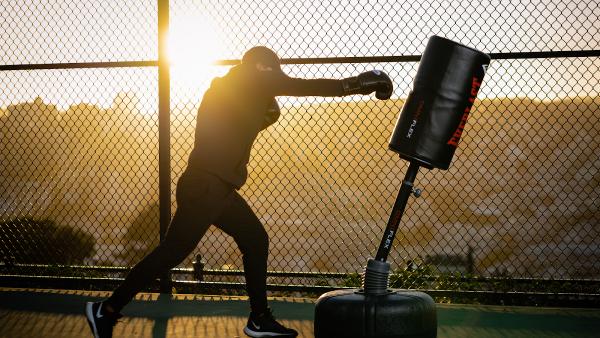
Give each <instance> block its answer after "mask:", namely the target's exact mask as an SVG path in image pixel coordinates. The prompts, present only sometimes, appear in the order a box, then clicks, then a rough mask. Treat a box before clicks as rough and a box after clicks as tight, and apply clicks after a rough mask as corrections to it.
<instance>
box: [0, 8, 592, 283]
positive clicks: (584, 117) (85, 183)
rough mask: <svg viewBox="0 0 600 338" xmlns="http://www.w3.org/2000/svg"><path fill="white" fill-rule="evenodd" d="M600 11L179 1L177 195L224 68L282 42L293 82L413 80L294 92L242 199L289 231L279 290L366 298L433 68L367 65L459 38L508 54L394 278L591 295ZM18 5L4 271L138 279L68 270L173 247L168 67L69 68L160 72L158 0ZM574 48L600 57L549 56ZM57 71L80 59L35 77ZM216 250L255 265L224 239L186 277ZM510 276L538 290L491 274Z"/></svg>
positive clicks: (208, 247) (212, 241) (6, 17)
mask: <svg viewBox="0 0 600 338" xmlns="http://www.w3.org/2000/svg"><path fill="white" fill-rule="evenodd" d="M599 7H600V5H599V4H598V3H597V2H596V1H517V0H511V1H507V2H504V3H502V4H500V3H497V2H477V3H465V2H458V1H450V2H447V1H419V2H398V1H378V2H367V1H356V2H351V3H348V2H281V1H268V0H267V1H260V2H259V1H202V2H197V1H183V0H182V1H177V0H172V1H170V8H169V12H170V13H169V14H170V18H169V19H170V36H169V50H168V52H169V58H170V61H171V67H170V107H171V112H170V116H171V117H170V118H171V125H170V131H171V138H170V144H171V149H170V166H171V173H170V176H171V181H172V182H171V191H172V194H173V195H174V191H175V186H176V182H177V179H178V178H179V176H180V175H181V173H182V172H183V170H184V169H185V167H186V164H187V157H188V155H189V152H190V150H191V148H192V147H193V141H194V139H193V135H194V127H195V121H196V116H195V114H196V110H197V108H198V105H199V103H200V100H201V99H202V94H203V92H204V91H205V90H206V89H207V88H208V85H209V83H210V81H211V79H212V78H213V77H215V76H221V75H223V74H225V72H226V71H227V69H228V68H229V66H223V65H221V66H219V65H214V64H211V62H212V61H214V60H231V61H227V62H224V63H226V64H232V63H235V60H237V59H239V58H240V56H241V55H242V54H243V52H244V51H245V50H247V49H248V48H249V47H251V46H254V45H266V46H269V47H271V48H273V49H274V50H276V51H277V52H278V54H279V55H280V56H281V57H282V58H283V59H284V63H285V64H284V66H283V69H284V71H285V72H286V73H288V74H289V75H291V76H294V77H302V78H322V77H323V78H344V77H349V76H355V75H357V74H358V73H360V72H363V71H365V70H370V69H381V70H383V71H385V72H386V73H388V74H389V75H390V77H391V78H392V80H393V81H394V84H395V89H394V93H393V96H392V99H391V100H387V101H376V100H375V99H374V98H369V97H363V96H352V97H346V98H334V99H331V98H328V99H323V98H317V97H306V98H292V97H280V98H278V102H279V105H280V106H281V107H282V115H281V118H280V119H279V121H278V122H277V123H276V124H275V125H273V126H272V127H271V128H269V129H267V130H266V131H264V132H262V133H261V134H260V135H259V138H258V139H257V141H256V142H255V145H254V149H253V153H252V158H251V161H250V163H249V169H250V176H249V179H248V182H247V184H246V185H245V186H244V187H243V188H242V190H241V194H242V195H243V196H244V197H245V198H246V199H247V201H248V202H249V204H250V205H251V206H252V207H253V209H254V210H255V211H256V213H257V215H258V216H259V217H260V219H261V221H262V222H263V223H264V225H265V227H266V229H267V231H268V233H269V235H270V238H271V246H270V258H269V270H270V271H279V272H284V274H277V273H272V274H271V275H270V277H269V278H270V279H269V281H270V282H271V283H277V284H283V285H305V286H311V285H327V286H332V287H339V286H354V285H357V284H356V283H357V281H358V278H357V275H356V274H358V273H360V272H361V271H362V269H363V266H364V265H365V263H366V259H367V258H369V257H370V256H372V255H374V254H375V250H376V248H377V245H378V244H379V241H380V239H381V237H380V236H381V235H382V233H383V228H384V227H385V224H386V221H387V217H388V215H389V212H390V210H391V207H392V204H393V201H394V198H395V196H396V193H397V190H398V188H399V187H400V182H401V180H402V177H403V175H404V172H405V171H406V168H407V166H408V164H407V163H406V162H405V161H403V160H400V159H399V158H398V157H397V156H396V155H395V154H394V153H392V152H390V151H389V150H387V141H388V139H389V137H390V135H391V132H392V129H393V127H394V123H395V121H396V118H397V116H398V114H399V112H400V110H401V108H402V105H403V100H404V98H406V96H407V95H408V93H409V91H410V88H411V85H412V78H413V76H414V74H415V73H416V70H417V67H418V62H380V61H373V59H368V58H369V57H385V56H410V55H419V54H420V53H422V51H423V50H424V48H425V44H426V43H427V40H428V38H429V37H430V36H432V35H435V34H437V35H442V36H445V37H447V38H449V39H452V40H455V41H459V42H461V43H463V44H466V45H469V46H472V47H474V48H478V49H480V50H483V51H486V52H489V53H495V54H496V55H497V56H498V57H497V58H494V59H493V60H492V64H491V65H490V68H489V71H488V73H487V75H486V78H485V81H484V86H483V87H482V89H481V91H480V94H479V100H478V101H477V102H476V104H475V107H474V110H473V111H472V113H471V117H470V120H469V123H468V126H467V128H466V131H465V134H464V135H463V138H462V141H461V144H460V146H459V148H458V150H457V152H456V155H455V158H454V161H453V163H452V166H451V168H450V169H449V170H448V171H439V170H433V171H426V170H422V172H421V174H420V175H419V176H418V177H417V180H416V185H417V186H418V187H419V188H422V189H423V191H424V193H423V196H422V197H421V198H411V200H410V201H409V205H408V207H407V211H406V213H405V216H404V218H403V222H402V224H401V227H400V230H399V233H398V235H397V238H396V241H395V245H394V248H393V250H392V253H391V255H390V257H389V261H390V263H391V264H392V267H393V268H394V269H395V273H394V275H393V276H392V280H391V283H392V285H393V286H396V287H410V288H422V289H435V288H437V289H461V290H482V289H485V290H492V291H511V290H512V291H515V290H517V291H526V292H541V291H543V292H545V291H548V290H549V289H548V288H549V287H548V285H547V284H545V286H540V285H538V284H536V283H535V282H540V281H545V280H561V281H563V282H564V280H568V281H569V283H570V284H569V285H571V289H572V290H574V291H582V292H588V293H590V292H591V293H596V292H597V290H596V291H594V290H590V289H585V288H582V289H578V288H574V289H573V288H572V285H577V283H578V282H579V283H584V282H586V283H587V282H589V281H598V280H599V279H600V263H598V262H600V259H599V258H600V249H599V244H600V242H599V240H598V238H600V228H599V226H600V213H599V207H600V188H599V186H600V185H599V182H600V160H599V158H600V150H599V149H600V147H599V143H600V137H599V136H598V135H599V134H600V124H599V121H598V111H599V107H600V97H599V95H598V92H599V89H600V83H599V82H600V78H599V77H598V75H597V74H598V73H600V69H599V68H600V57H599V55H598V54H599V53H600V39H599V37H600V32H599V30H600V27H599V26H598V25H597V22H598V21H600V18H599V17H598V16H599V13H600V8H599ZM0 10H1V11H0V13H1V14H0V16H1V17H2V19H3V20H2V22H1V23H0V25H1V26H2V29H3V30H4V31H5V32H7V34H3V35H2V37H0V55H1V57H2V62H1V63H2V65H4V66H12V67H13V68H10V69H8V68H7V69H3V71H2V72H0V83H1V85H2V91H1V92H0V108H1V109H0V128H1V131H0V152H1V154H2V157H1V159H2V161H1V163H0V175H1V176H0V189H1V191H2V196H1V200H0V221H1V222H2V223H1V226H2V228H1V229H0V244H1V246H0V250H1V254H2V257H0V259H2V261H3V263H4V264H3V265H2V267H3V269H4V270H3V273H4V274H15V273H25V271H29V272H28V273H33V274H38V275H45V274H49V273H57V274H58V275H69V274H75V275H82V274H83V275H86V276H90V275H94V276H119V275H120V272H115V271H116V270H115V271H113V270H110V272H108V273H104V272H101V271H95V272H94V273H91V272H89V271H84V272H81V271H77V272H73V271H70V270H68V269H59V270H58V272H51V271H49V270H48V266H53V265H63V264H67V265H78V266H83V267H91V266H99V265H102V266H109V267H120V266H125V267H128V266H132V265H133V264H135V263H136V262H137V261H138V260H139V259H140V258H141V257H143V256H144V255H145V254H146V253H147V252H149V250H151V249H152V248H153V247H154V246H156V245H157V244H158V241H159V229H160V226H159V197H158V191H159V189H158V181H159V172H158V158H159V150H158V135H159V132H158V128H159V126H158V111H157V106H158V105H157V102H158V91H157V88H158V78H157V71H156V67H137V68H136V67H129V68H102V66H101V65H100V66H98V68H88V69H69V68H70V67H69V66H68V64H70V63H85V62H99V63H102V62H115V61H117V62H118V61H145V60H155V59H156V58H157V55H158V50H157V35H156V32H157V25H156V22H157V16H158V15H160V14H159V13H157V7H156V3H155V2H154V1H143V2H140V1H105V2H101V3H99V2H78V3H75V2H73V3H68V2H61V3H60V4H55V3H50V2H45V1H33V2H28V3H23V2H17V1H8V2H3V3H2V4H0ZM557 51H558V52H573V51H575V52H577V51H590V52H594V53H595V54H594V55H592V56H579V57H577V56H576V57H573V56H572V55H571V56H568V55H567V56H565V55H561V56H562V57H550V58H535V54H531V53H535V52H557ZM507 53H519V54H514V55H517V57H512V58H508V57H503V55H506V54H507ZM341 57H343V58H355V59H354V61H353V60H348V59H345V60H344V61H343V62H340V59H339V58H341ZM36 64H45V65H48V64H50V65H52V64H65V65H64V67H63V66H60V65H59V66H56V69H30V70H20V69H27V67H26V66H31V65H34V66H35V65H36ZM20 66H22V67H21V68H19V67H20ZM107 67H108V66H107ZM171 200H172V205H171V210H172V211H174V210H175V208H176V204H175V201H174V200H175V199H174V198H172V199H171ZM197 255H201V256H202V260H203V262H204V264H205V265H204V266H205V269H207V270H233V271H234V272H235V271H237V270H240V269H242V266H243V265H242V260H241V257H240V253H239V251H238V249H237V246H236V245H235V243H234V241H233V240H232V239H231V238H230V237H228V236H227V235H225V234H224V233H222V232H220V231H219V230H216V229H214V228H211V230H210V231H209V232H208V233H207V234H206V236H205V237H204V238H203V240H202V241H201V242H200V243H199V245H198V247H197V249H196V250H195V251H194V252H193V254H191V255H190V256H189V257H188V258H187V259H186V260H185V261H184V262H182V263H181V264H180V265H179V268H190V267H192V265H193V261H194V260H195V259H196V257H197ZM24 264H33V265H27V266H25V265H24ZM180 270H181V269H180ZM285 273H288V274H287V275H286V274H285ZM293 273H299V274H298V275H294V274H293ZM302 273H306V274H302ZM310 273H315V274H316V275H317V276H318V278H315V276H309V275H310ZM327 273H339V275H335V276H337V278H334V277H333V275H327ZM319 274H321V275H319ZM490 277H494V278H501V279H503V280H507V279H509V280H513V281H514V280H525V281H527V283H525V284H524V286H520V287H516V286H515V285H513V284H510V285H508V284H502V285H500V284H494V283H489V284H486V285H485V286H481V285H478V284H476V283H475V282H474V281H477V280H479V279H480V278H490ZM178 278H184V279H186V278H187V279H191V278H193V276H192V275H181V276H178ZM465 278H467V279H468V280H467V281H466V282H465ZM205 280H209V281H226V282H230V281H234V282H235V281H237V282H242V281H243V277H242V276H241V275H238V274H235V273H233V274H227V273H222V274H214V275H213V274H211V275H206V276H205ZM561 285H565V284H564V283H563V284H561ZM581 285H583V284H581ZM596 285H597V284H596ZM552 287H555V286H552ZM552 290H559V291H564V289H561V287H557V289H552Z"/></svg>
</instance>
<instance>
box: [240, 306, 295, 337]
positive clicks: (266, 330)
mask: <svg viewBox="0 0 600 338" xmlns="http://www.w3.org/2000/svg"><path fill="white" fill-rule="evenodd" d="M244 333H245V334H247V335H248V336H250V337H296V336H298V332H296V330H292V329H288V328H287V327H285V326H283V325H281V324H279V323H278V322H277V321H276V320H275V318H273V313H272V312H271V309H268V310H267V312H265V313H262V314H259V315H257V314H254V313H250V318H248V324H246V327H245V328H244Z"/></svg>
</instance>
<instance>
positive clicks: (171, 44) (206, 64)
mask: <svg viewBox="0 0 600 338" xmlns="http://www.w3.org/2000/svg"><path fill="white" fill-rule="evenodd" d="M167 44H168V47H167V48H168V57H169V64H170V65H171V74H172V76H173V78H174V79H176V80H177V82H180V84H181V85H183V86H186V87H197V86H198V85H199V84H200V83H202V82H203V81H204V80H206V78H207V77H209V76H210V74H211V67H212V66H213V63H214V62H215V61H216V60H217V59H219V56H220V55H221V51H222V43H221V41H220V39H219V35H218V29H217V27H216V24H215V23H214V22H213V21H212V20H210V19H208V18H206V17H204V16H202V15H190V16H181V17H178V18H177V20H174V21H172V23H171V27H170V31H169V33H168V39H167Z"/></svg>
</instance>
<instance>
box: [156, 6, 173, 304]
mask: <svg viewBox="0 0 600 338" xmlns="http://www.w3.org/2000/svg"><path fill="white" fill-rule="evenodd" d="M168 31H169V0H158V177H159V178H158V196H159V208H160V209H159V210H160V240H161V242H162V240H163V239H164V237H165V234H166V232H167V227H168V226H169V223H170V222H171V155H170V150H171V149H170V148H171V142H170V138H171V129H170V127H171V121H170V114H171V107H170V82H171V81H170V74H169V61H168V59H167V33H168ZM160 292H161V293H171V274H170V273H168V272H167V273H165V274H164V275H162V276H160Z"/></svg>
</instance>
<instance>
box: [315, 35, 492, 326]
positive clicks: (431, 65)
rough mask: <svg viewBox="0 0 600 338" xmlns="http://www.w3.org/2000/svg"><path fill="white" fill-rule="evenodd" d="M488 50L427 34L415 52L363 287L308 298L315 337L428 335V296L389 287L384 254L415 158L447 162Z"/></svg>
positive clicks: (431, 309) (431, 321) (420, 162)
mask: <svg viewBox="0 0 600 338" xmlns="http://www.w3.org/2000/svg"><path fill="white" fill-rule="evenodd" d="M489 62H490V58H489V56H487V55H486V54H484V53H482V52H479V51H477V50H474V49H472V48H469V47H466V46H463V45H461V44H458V43H456V42H453V41H450V40H447V39H444V38H440V37H437V36H434V37H432V38H431V39H430V40H429V43H428V44H427V47H426V49H425V52H424V53H423V56H422V58H421V64H420V65H419V70H418V71H417V75H416V78H415V81H414V89H413V91H412V92H411V94H410V95H409V97H408V99H407V101H406V102H405V104H404V107H403V109H402V112H401V115H400V117H399V119H398V122H397V123H396V127H395V129H394V133H393V135H392V137H391V139H390V144H389V147H390V149H392V150H393V151H395V152H397V153H399V154H400V157H402V158H403V159H406V160H408V161H410V166H409V167H408V170H407V172H406V175H405V177H404V180H403V181H402V186H401V187H400V191H399V193H398V197H397V198H396V201H395V203H394V207H393V208H392V212H391V215H390V218H389V221H388V224H387V227H386V229H385V232H384V234H383V237H382V240H381V244H380V245H379V249H378V250H377V254H376V256H375V258H374V259H369V260H368V262H367V266H366V267H365V273H364V275H363V287H362V288H361V289H355V290H337V291H331V292H327V293H325V294H323V295H321V297H319V299H318V300H317V303H316V305H315V321H314V329H315V338H367V337H368V338H400V337H402V338H409V337H410V338H425V337H427V338H434V337H436V336H437V317H436V309H435V303H434V301H433V299H432V298H431V297H430V296H429V295H427V294H425V293H423V292H417V291H409V290H395V289H389V288H388V284H389V271H390V264H389V263H388V262H386V259H387V256H388V254H389V252H390V250H391V248H392V243H393V240H394V237H395V235H396V232H397V230H398V225H399V224H400V220H401V218H402V215H403V213H404V209H405V207H406V203H407V201H408V198H409V197H410V195H411V194H415V196H418V195H419V194H418V193H417V191H416V190H414V189H413V182H414V180H415V177H416V175H417V172H418V170H419V166H425V167H427V168H430V169H433V168H440V169H448V167H449V166H450V162H451V160H452V156H453V155H454V150H455V149H456V146H457V145H458V141H459V140H460V136H461V134H462V131H463V128H464V127H465V123H466V121H467V118H468V116H469V112H470V111H471V107H472V105H473V102H474V101H475V97H476V95H477V91H478V90H479V87H480V85H481V81H482V79H483V75H484V74H485V70H486V67H487V65H488V64H489Z"/></svg>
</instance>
